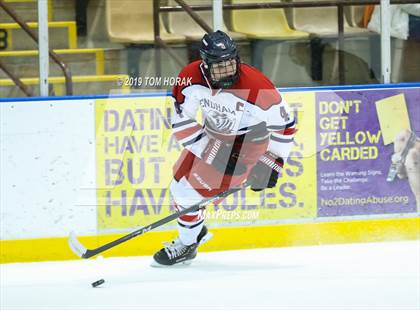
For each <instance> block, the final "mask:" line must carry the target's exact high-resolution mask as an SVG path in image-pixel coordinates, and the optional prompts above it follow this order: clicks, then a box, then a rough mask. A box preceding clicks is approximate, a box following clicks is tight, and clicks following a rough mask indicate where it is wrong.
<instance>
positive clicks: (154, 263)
mask: <svg viewBox="0 0 420 310" xmlns="http://www.w3.org/2000/svg"><path fill="white" fill-rule="evenodd" d="M191 263H192V259H190V260H186V261H183V262H180V263H176V264H173V265H162V264H159V263H158V262H157V261H155V260H153V261H152V262H151V263H150V267H153V268H182V267H188V266H189V265H191Z"/></svg>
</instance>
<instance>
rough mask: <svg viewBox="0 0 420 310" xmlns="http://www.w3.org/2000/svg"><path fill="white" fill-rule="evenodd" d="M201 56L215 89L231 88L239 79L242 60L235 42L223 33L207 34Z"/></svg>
mask: <svg viewBox="0 0 420 310" xmlns="http://www.w3.org/2000/svg"><path fill="white" fill-rule="evenodd" d="M200 56H201V59H202V61H203V64H204V71H205V74H206V76H207V78H208V79H209V80H210V82H211V84H212V86H213V87H215V88H229V87H231V86H232V85H233V84H235V82H236V81H237V80H238V78H239V65H240V59H239V54H238V50H237V49H236V44H235V42H234V41H233V40H232V39H231V37H229V36H228V35H227V34H226V33H224V32H223V31H220V30H217V31H215V32H212V33H209V34H205V35H204V37H203V39H202V40H201V46H200Z"/></svg>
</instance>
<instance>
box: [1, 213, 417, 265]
mask: <svg viewBox="0 0 420 310" xmlns="http://www.w3.org/2000/svg"><path fill="white" fill-rule="evenodd" d="M211 231H212V232H213V233H214V237H213V239H211V240H210V241H209V242H208V243H207V244H204V245H203V246H202V247H201V248H200V251H203V252H210V251H225V250H239V249H253V248H270V247H286V246H310V245H323V244H341V243H355V242H358V243H359V242H360V243H361V242H381V241H401V240H416V239H419V237H420V235H419V234H420V219H419V218H405V219H382V220H363V221H360V220H358V221H347V222H318V223H300V224H283V225H270V226H243V227H220V228H211ZM122 236H123V235H122V234H112V235H97V236H90V237H81V238H80V241H81V242H82V243H83V244H84V245H85V246H86V247H88V248H95V247H98V246H101V245H103V244H105V243H108V242H111V241H113V240H115V239H117V238H120V237H122ZM174 237H176V231H159V232H150V233H147V234H145V235H143V236H140V237H138V238H137V239H133V240H131V241H129V242H125V243H123V244H121V245H120V246H118V247H115V248H113V249H111V250H109V251H107V252H104V253H103V254H102V256H104V257H112V256H138V255H153V254H154V253H155V252H156V251H158V250H160V249H161V247H162V242H165V241H168V240H172V239H173V238H174ZM0 249H1V251H0V263H13V262H35V261H52V260H68V259H77V256H75V255H74V253H73V252H71V250H70V249H69V246H68V243H67V238H45V239H29V240H1V241H0Z"/></svg>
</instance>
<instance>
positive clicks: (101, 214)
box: [95, 92, 317, 231]
mask: <svg viewBox="0 0 420 310" xmlns="http://www.w3.org/2000/svg"><path fill="white" fill-rule="evenodd" d="M286 99H287V100H288V102H289V103H290V105H291V106H292V107H293V108H294V109H295V111H296V112H295V113H296V117H297V118H298V125H297V126H298V129H299V131H298V134H297V135H296V141H295V146H294V148H293V150H292V154H291V155H292V156H291V157H290V159H289V160H288V161H287V164H286V168H285V169H284V170H283V173H282V175H281V176H280V179H279V182H278V184H277V185H278V186H277V187H276V188H274V189H270V190H266V191H262V192H252V191H251V190H242V191H240V192H238V193H236V194H234V195H231V196H230V197H228V198H227V199H225V200H224V201H223V202H222V203H221V204H219V205H217V206H209V207H208V208H207V214H206V218H207V222H208V223H212V224H213V225H214V226H224V225H231V224H235V223H244V222H246V223H266V222H275V221H278V220H282V219H291V218H308V217H309V218H311V217H315V216H316V212H317V209H316V171H315V165H316V156H315V155H314V154H315V149H316V145H315V134H314V132H315V118H314V114H315V106H314V104H313V102H314V93H313V92H305V93H290V94H286ZM171 107H172V99H171V98H170V97H140V98H112V99H98V100H96V108H95V110H96V111H95V113H96V164H97V201H98V229H99V230H101V231H113V230H115V231H118V230H127V229H132V228H135V227H139V226H142V225H146V224H148V223H151V222H153V221H156V220H158V219H161V218H162V217H164V216H166V215H169V214H170V212H174V210H173V208H172V207H171V206H170V203H169V200H170V199H169V189H168V188H169V184H170V181H171V180H172V177H173V175H172V166H173V164H174V163H175V161H176V160H177V158H178V156H179V154H180V151H181V146H180V145H179V144H178V143H177V141H176V139H175V138H174V136H173V135H172V133H171V128H170V127H171V126H170V118H171ZM303 107H305V109H303ZM307 132H311V133H312V134H311V135H307V134H305V133H307ZM306 154H312V156H306ZM170 227H171V225H169V226H165V228H170ZM172 227H173V225H172Z"/></svg>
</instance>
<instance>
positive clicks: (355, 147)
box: [316, 88, 420, 217]
mask: <svg viewBox="0 0 420 310" xmlns="http://www.w3.org/2000/svg"><path fill="white" fill-rule="evenodd" d="M419 103H420V91H419V88H408V89H375V90H352V91H322V92H317V94H316V113H317V171H318V173H317V175H318V178H317V180H318V216H319V217H328V216H347V215H371V214H388V213H407V212H416V210H417V207H416V198H415V192H417V196H418V195H419V193H418V192H419V191H420V188H411V187H416V184H413V182H414V183H416V180H415V177H414V178H413V175H415V174H416V173H417V185H419V184H418V183H419V181H418V179H419V175H418V171H419V170H418V167H417V172H416V171H409V173H410V174H411V178H402V179H400V178H399V177H396V178H395V179H394V180H393V181H387V177H388V171H389V169H390V166H391V156H392V154H393V153H394V148H395V147H396V146H395V143H394V141H395V140H396V139H397V137H398V135H403V136H404V134H405V133H406V134H408V133H409V132H410V131H411V132H413V134H414V135H415V134H416V133H417V136H418V135H419V131H420V105H419ZM414 139H415V138H414ZM397 143H398V142H397ZM417 143H419V142H417ZM403 144H404V143H403ZM414 144H415V143H413V145H412V146H411V148H413V147H414V148H415V145H414ZM407 151H409V149H407ZM410 154H413V151H411V153H409V156H408V157H410V156H411V155H410ZM417 156H418V155H417ZM408 157H407V158H408ZM417 161H418V159H417ZM408 165H409V164H408ZM417 166H418V165H417ZM401 169H403V170H404V169H406V167H405V166H404V165H403V166H402V167H401ZM410 169H411V168H410ZM413 169H415V168H413ZM401 171H402V170H401ZM406 172H407V171H406ZM403 174H404V172H403ZM410 186H411V187H410Z"/></svg>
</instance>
